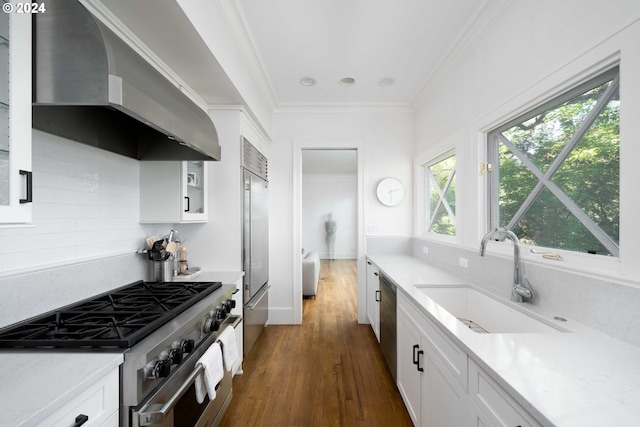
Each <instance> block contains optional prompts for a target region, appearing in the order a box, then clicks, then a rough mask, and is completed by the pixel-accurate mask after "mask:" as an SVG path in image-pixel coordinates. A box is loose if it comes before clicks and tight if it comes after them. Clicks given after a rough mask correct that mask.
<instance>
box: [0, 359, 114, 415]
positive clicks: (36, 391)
mask: <svg viewBox="0 0 640 427" xmlns="http://www.w3.org/2000/svg"><path fill="white" fill-rule="evenodd" d="M122 361H123V356H122V354H121V353H60V352H48V351H41V352H20V351H2V352H0V378H1V380H0V381H1V383H2V385H1V386H0V426H27V425H35V424H37V423H39V422H41V421H43V420H44V419H45V418H46V417H48V416H49V415H51V414H53V413H54V412H55V411H56V410H57V409H59V408H61V407H62V406H63V405H64V404H66V403H67V402H69V401H71V400H72V399H73V398H74V397H76V396H78V395H79V394H81V393H82V392H83V391H84V390H86V389H87V388H89V387H90V386H92V385H93V384H95V383H96V381H98V380H99V379H100V378H102V377H104V376H105V375H106V374H107V373H109V372H111V371H112V370H113V369H116V368H117V367H118V366H119V365H120V364H121V363H122Z"/></svg>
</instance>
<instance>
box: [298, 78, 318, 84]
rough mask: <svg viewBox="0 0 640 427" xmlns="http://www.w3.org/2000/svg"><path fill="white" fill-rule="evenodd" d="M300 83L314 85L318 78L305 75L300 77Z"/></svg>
mask: <svg viewBox="0 0 640 427" xmlns="http://www.w3.org/2000/svg"><path fill="white" fill-rule="evenodd" d="M300 84H301V85H302V86H313V85H314V84H316V79H314V78H313V77H303V78H301V79H300Z"/></svg>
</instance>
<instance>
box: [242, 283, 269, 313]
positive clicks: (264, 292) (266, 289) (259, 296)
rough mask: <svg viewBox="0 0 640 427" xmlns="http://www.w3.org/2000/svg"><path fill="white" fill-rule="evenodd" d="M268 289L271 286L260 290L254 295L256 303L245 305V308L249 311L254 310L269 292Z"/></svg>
mask: <svg viewBox="0 0 640 427" xmlns="http://www.w3.org/2000/svg"><path fill="white" fill-rule="evenodd" d="M269 288H271V285H267V286H265V287H264V288H262V290H261V291H260V292H259V293H258V294H257V295H256V302H254V303H253V304H251V305H247V306H245V307H246V308H248V309H249V310H253V309H254V308H256V306H257V305H258V304H259V303H260V301H261V300H262V298H264V296H265V295H266V294H267V292H269Z"/></svg>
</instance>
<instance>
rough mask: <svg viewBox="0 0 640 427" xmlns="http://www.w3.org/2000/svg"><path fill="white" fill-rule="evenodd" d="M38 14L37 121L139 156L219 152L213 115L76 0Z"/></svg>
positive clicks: (60, 1)
mask: <svg viewBox="0 0 640 427" xmlns="http://www.w3.org/2000/svg"><path fill="white" fill-rule="evenodd" d="M33 22H34V26H33V49H34V52H33V61H34V63H33V72H34V74H33V127H34V128H37V129H40V130H43V131H45V132H49V133H53V134H55V135H59V136H63V137H66V138H69V139H72V140H75V141H78V142H82V143H85V144H89V145H92V146H95V147H97V148H102V149H105V150H108V151H112V152H115V153H118V154H122V155H125V156H128V157H133V158H136V159H139V160H220V151H221V150H220V145H219V144H218V135H217V132H216V129H215V126H214V125H213V123H212V122H211V119H210V118H209V116H208V115H207V114H206V113H205V112H204V111H203V110H202V109H201V108H200V107H198V106H197V105H196V104H195V103H194V102H193V101H192V100H191V99H189V98H188V97H187V96H186V95H185V94H184V93H182V92H181V91H180V90H179V89H178V88H177V87H176V86H175V85H173V84H172V83H171V82H169V81H168V80H167V79H166V78H165V77H164V76H163V75H162V74H161V73H160V72H158V71H157V70H156V69H155V68H154V67H152V66H151V65H150V64H149V63H148V62H147V61H145V60H144V59H143V58H142V57H141V56H140V55H139V54H137V53H136V52H135V51H134V50H133V49H132V48H130V47H129V46H128V45H127V44H126V43H124V41H122V40H121V39H120V38H119V37H118V36H116V35H115V34H114V33H113V32H112V31H111V30H109V29H108V28H107V27H106V26H105V25H104V24H102V23H101V22H100V21H99V20H98V19H96V18H95V17H93V16H92V15H91V14H90V13H89V12H88V11H87V9H86V8H85V7H84V6H82V4H80V3H79V2H78V1H77V0H56V1H54V2H48V3H47V13H43V14H38V15H34V21H33Z"/></svg>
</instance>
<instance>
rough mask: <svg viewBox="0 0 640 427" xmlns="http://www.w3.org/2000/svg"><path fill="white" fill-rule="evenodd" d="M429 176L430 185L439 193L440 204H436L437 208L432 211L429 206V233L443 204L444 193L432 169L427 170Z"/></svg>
mask: <svg viewBox="0 0 640 427" xmlns="http://www.w3.org/2000/svg"><path fill="white" fill-rule="evenodd" d="M427 176H428V177H429V182H430V183H431V184H430V185H433V186H434V187H435V188H436V191H437V192H438V203H436V206H435V207H434V208H433V209H431V205H429V223H428V224H427V231H429V230H431V227H433V223H434V222H435V221H436V213H437V212H438V209H439V208H440V205H441V204H442V193H441V191H440V186H439V185H438V182H437V181H436V177H435V176H434V175H433V174H432V173H431V169H430V168H427Z"/></svg>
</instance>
